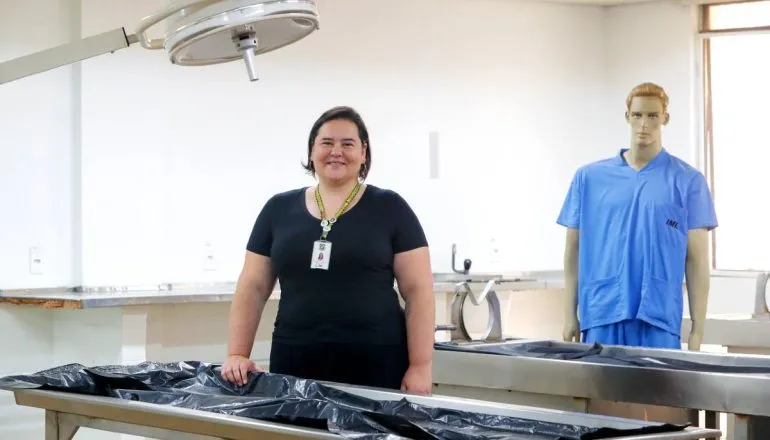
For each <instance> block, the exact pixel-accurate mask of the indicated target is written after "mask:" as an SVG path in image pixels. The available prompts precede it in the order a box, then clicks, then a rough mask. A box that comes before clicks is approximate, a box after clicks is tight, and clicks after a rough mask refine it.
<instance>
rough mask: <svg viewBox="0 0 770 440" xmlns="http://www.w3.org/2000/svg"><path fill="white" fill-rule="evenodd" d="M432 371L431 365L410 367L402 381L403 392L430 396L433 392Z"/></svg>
mask: <svg viewBox="0 0 770 440" xmlns="http://www.w3.org/2000/svg"><path fill="white" fill-rule="evenodd" d="M432 369H433V366H432V365H431V363H426V364H421V365H410V366H409V368H408V369H407V370H406V374H404V379H403V380H402V381H401V391H404V392H407V393H411V394H423V395H426V396H429V395H430V394H431V393H432V391H433V371H432Z"/></svg>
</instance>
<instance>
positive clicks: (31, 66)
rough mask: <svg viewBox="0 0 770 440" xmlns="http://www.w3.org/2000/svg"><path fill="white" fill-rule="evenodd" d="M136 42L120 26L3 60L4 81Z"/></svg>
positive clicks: (0, 77) (1, 80)
mask: <svg viewBox="0 0 770 440" xmlns="http://www.w3.org/2000/svg"><path fill="white" fill-rule="evenodd" d="M136 42H137V38H136V36H135V35H126V31H125V29H124V28H118V29H114V30H111V31H107V32H104V33H101V34H97V35H93V36H90V37H86V38H83V39H81V40H79V41H74V42H72V43H66V44H62V45H60V46H56V47H52V48H50V49H46V50H43V51H40V52H36V53H33V54H30V55H25V56H23V57H19V58H16V59H13V60H10V61H6V62H3V63H0V84H4V83H7V82H11V81H14V80H17V79H20V78H24V77H25V76H30V75H34V74H36V73H41V72H45V71H48V70H53V69H56V68H58V67H61V66H66V65H68V64H73V63H76V62H79V61H83V60H85V59H88V58H92V57H95V56H98V55H103V54H106V53H112V52H115V51H117V50H120V49H125V48H127V47H128V46H130V45H131V44H134V43H136Z"/></svg>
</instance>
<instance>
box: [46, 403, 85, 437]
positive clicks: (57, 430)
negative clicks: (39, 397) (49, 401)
mask: <svg viewBox="0 0 770 440" xmlns="http://www.w3.org/2000/svg"><path fill="white" fill-rule="evenodd" d="M78 428H79V426H77V425H75V424H73V423H67V422H66V421H64V420H63V418H62V417H61V414H60V413H59V412H57V411H52V410H50V409H47V410H46V411H45V440H72V438H73V437H75V434H76V433H77V432H78Z"/></svg>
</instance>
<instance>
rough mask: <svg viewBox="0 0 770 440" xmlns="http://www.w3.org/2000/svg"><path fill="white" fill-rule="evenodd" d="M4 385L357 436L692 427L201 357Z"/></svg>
mask: <svg viewBox="0 0 770 440" xmlns="http://www.w3.org/2000/svg"><path fill="white" fill-rule="evenodd" d="M0 388H2V389H7V390H13V389H22V388H33V389H42V390H52V391H63V392H70V393H78V394H88V395H97V396H107V397H113V398H117V399H126V400H134V401H141V402H148V403H154V404H161V405H171V406H175V407H182V408H189V409H195V410H200V411H210V412H215V413H222V414H230V415H236V416H242V417H248V418H252V419H258V420H264V421H272V422H278V423H283V424H289V425H293V426H301V427H310V428H317V429H324V430H328V431H330V432H333V433H336V434H339V435H340V436H342V437H345V438H351V439H387V438H392V437H391V436H392V435H398V436H401V437H406V438H411V439H417V440H423V439H424V440H437V439H446V440H459V439H468V440H476V439H478V440H481V439H484V440H497V439H520V440H596V439H604V438H609V437H622V436H631V435H639V434H645V433H659V432H673V431H681V430H683V429H684V428H685V426H675V425H668V424H663V425H649V426H646V427H644V428H641V429H634V430H617V429H611V428H601V429H596V428H588V427H585V426H575V425H565V424H560V423H553V422H543V421H536V420H528V419H522V418H514V417H500V416H493V415H485V414H475V413H470V412H463V411H457V410H450V409H442V408H435V407H428V406H422V405H416V404H414V403H410V402H409V401H408V399H401V400H396V401H378V400H372V399H368V398H363V397H360V396H356V395H354V394H350V393H347V392H344V391H341V390H339V389H336V388H333V387H330V386H327V385H324V384H321V383H318V382H315V381H311V380H305V379H298V378H295V377H291V376H285V375H279V374H271V373H256V374H253V375H251V376H250V380H249V382H248V383H247V384H246V385H244V386H236V385H232V384H230V383H228V382H226V381H225V380H224V379H222V378H221V376H220V373H219V365H215V364H207V363H202V362H197V361H191V362H179V363H152V362H145V363H141V364H138V365H127V366H121V365H113V366H99V367H92V368H86V367H84V366H82V365H79V364H70V365H64V366H61V367H57V368H53V369H50V370H45V371H41V372H38V373H35V374H30V375H19V376H8V377H4V378H0Z"/></svg>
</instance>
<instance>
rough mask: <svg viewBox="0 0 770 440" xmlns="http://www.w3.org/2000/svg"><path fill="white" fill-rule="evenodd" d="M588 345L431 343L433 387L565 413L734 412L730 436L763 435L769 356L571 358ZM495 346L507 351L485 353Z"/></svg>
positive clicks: (753, 438) (767, 421)
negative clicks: (626, 408)
mask: <svg viewBox="0 0 770 440" xmlns="http://www.w3.org/2000/svg"><path fill="white" fill-rule="evenodd" d="M517 347H518V348H517ZM592 347H593V348H596V347H595V346H591V345H587V344H579V343H568V342H556V341H548V340H525V339H522V340H509V341H504V342H498V343H493V342H480V343H472V342H471V343H462V342H455V343H443V344H437V346H436V350H435V352H434V361H433V362H434V369H433V381H434V390H435V392H436V393H439V394H442V395H449V396H460V397H469V398H475V399H482V400H487V401H496V402H506V403H516V404H527V405H534V406H539V407H548V408H560V409H566V410H571V411H585V412H590V411H591V405H592V402H594V401H603V402H627V403H635V404H645V405H659V406H661V407H671V408H685V409H690V410H703V411H711V412H714V413H728V414H735V415H736V422H735V424H734V426H733V430H732V432H730V433H728V435H729V438H730V439H731V440H760V439H762V440H767V439H770V357H766V356H756V355H736V354H712V353H702V352H689V351H679V350H653V349H642V348H629V347H610V346H607V347H601V353H602V355H603V356H605V358H606V359H605V360H604V361H602V360H601V359H597V358H596V357H594V358H589V357H582V358H581V357H580V356H577V355H574V354H575V353H580V352H585V351H587V350H589V349H591V348H592ZM498 349H501V350H502V351H506V350H510V351H511V353H506V354H493V353H485V352H484V351H485V350H486V351H490V350H493V351H494V350H498ZM458 350H460V351H458ZM527 351H529V354H527V353H526V352H527ZM549 352H550V357H555V356H553V353H563V354H566V355H562V356H561V357H562V359H554V358H548V357H549V355H548V354H547V353H549ZM570 353H573V355H570ZM570 356H572V359H566V358H568V357H570ZM613 357H614V361H613ZM661 359H662V360H663V361H661ZM661 362H662V363H663V365H661V364H660V363H661ZM684 363H687V365H688V366H689V367H687V368H685V366H683V365H682V364H684ZM666 364H669V365H666ZM725 367H741V368H743V369H744V372H735V371H733V372H730V371H727V370H729V368H725ZM752 368H755V370H754V371H752V370H751V369H752ZM720 370H722V371H720ZM746 371H752V372H746ZM707 427H716V424H715V423H714V422H713V421H712V422H711V423H709V424H708V425H707Z"/></svg>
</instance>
